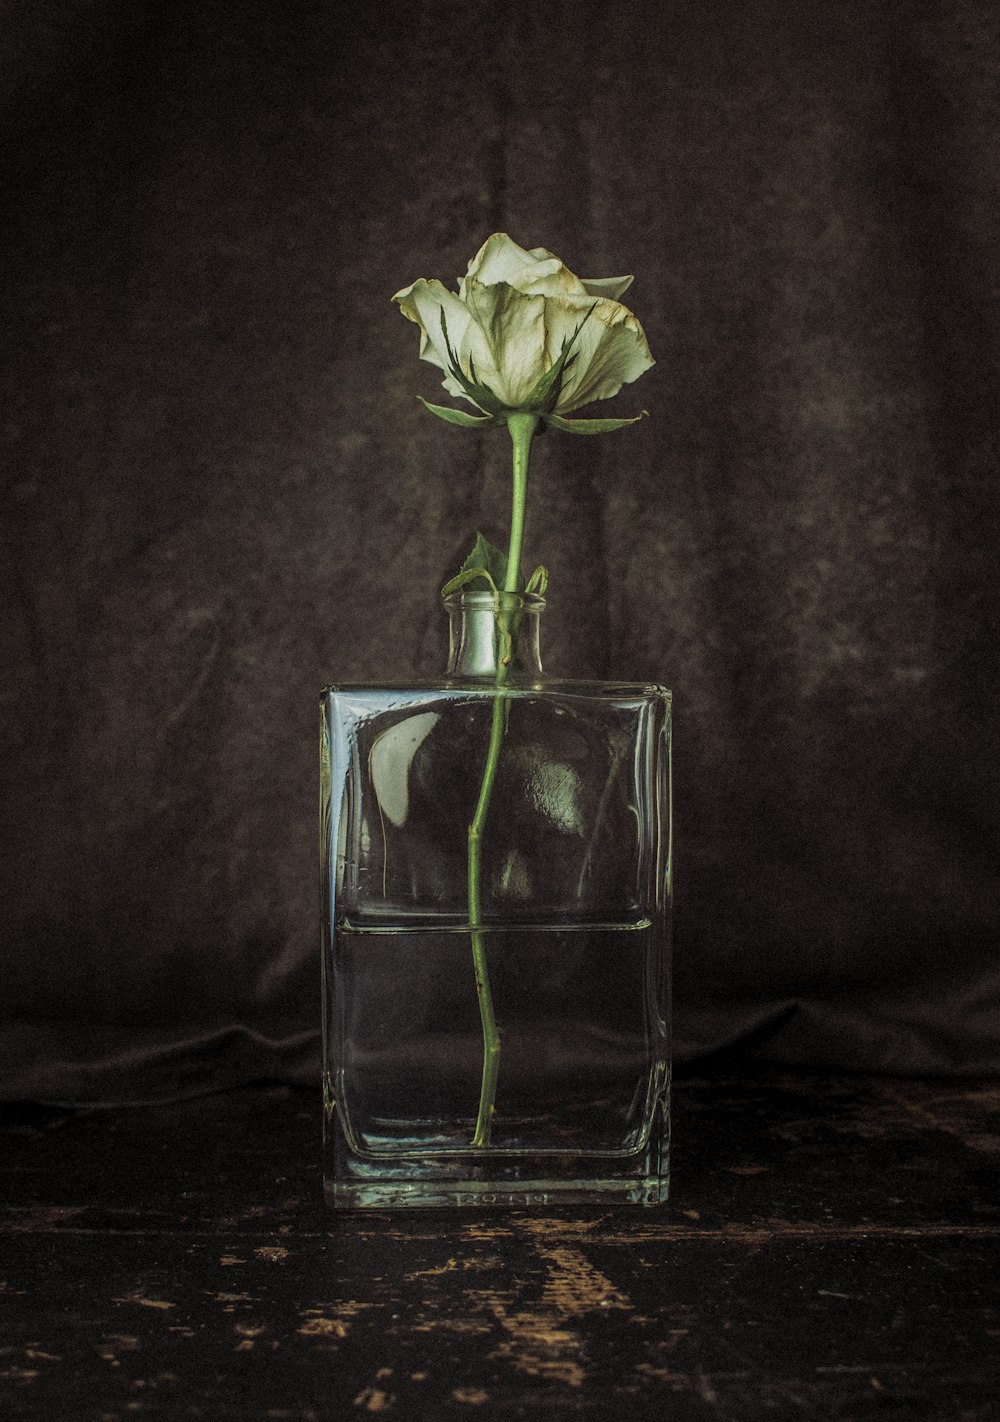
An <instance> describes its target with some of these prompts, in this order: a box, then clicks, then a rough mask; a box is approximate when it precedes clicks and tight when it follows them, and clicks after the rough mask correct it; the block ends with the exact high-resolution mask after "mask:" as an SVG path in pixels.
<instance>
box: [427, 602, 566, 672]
mask: <svg viewBox="0 0 1000 1422" xmlns="http://www.w3.org/2000/svg"><path fill="white" fill-rule="evenodd" d="M544 606H545V599H544V598H541V597H537V596H536V595H535V594H533V593H494V592H458V593H452V595H451V596H450V597H447V598H445V608H446V609H447V612H448V621H449V628H448V631H449V648H448V675H449V676H461V677H477V678H483V679H488V680H490V681H505V680H506V679H507V678H508V677H529V678H533V677H539V676H541V675H542V674H543V673H542V659H541V653H540V651H539V645H538V619H539V617H540V615H541V612H542V609H543V608H544Z"/></svg>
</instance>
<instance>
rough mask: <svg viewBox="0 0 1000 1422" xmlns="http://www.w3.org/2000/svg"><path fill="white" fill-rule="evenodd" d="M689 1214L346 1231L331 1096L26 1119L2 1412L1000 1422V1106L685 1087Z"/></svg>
mask: <svg viewBox="0 0 1000 1422" xmlns="http://www.w3.org/2000/svg"><path fill="white" fill-rule="evenodd" d="M674 1127H675V1151H674V1187H673V1199H672V1202H671V1203H670V1204H669V1205H667V1206H665V1207H662V1208H657V1209H651V1210H644V1209H641V1208H628V1207H621V1208H617V1209H615V1210H613V1211H608V1210H593V1211H589V1212H588V1211H584V1210H564V1211H550V1212H546V1213H544V1214H541V1213H527V1212H524V1213H510V1212H490V1211H480V1212H462V1213H459V1212H441V1213H411V1214H406V1213H395V1214H392V1215H386V1216H380V1215H371V1214H368V1215H361V1214H359V1215H345V1216H341V1215H337V1216H336V1217H334V1216H333V1215H331V1214H329V1213H328V1212H327V1211H326V1209H325V1207H324V1205H323V1203H322V1199H321V1186H320V1173H319V1149H318V1134H319V1096H318V1093H315V1092H310V1091H301V1090H294V1089H290V1088H286V1087H280V1088H274V1089H259V1090H245V1091H240V1092H236V1093H231V1094H226V1095H216V1096H211V1097H205V1098H202V1099H199V1100H195V1101H189V1102H185V1103H181V1104H177V1105H168V1106H157V1107H143V1108H129V1109H127V1110H114V1111H111V1110H104V1111H90V1112H84V1113H79V1112H70V1111H65V1110H61V1109H53V1108H38V1107H27V1106H12V1107H7V1108H4V1110H3V1124H2V1130H0V1200H2V1204H0V1229H2V1232H3V1237H2V1242H0V1251H2V1252H0V1317H2V1319H3V1326H2V1329H0V1417H3V1418H33V1419H39V1422H41V1419H45V1422H48V1420H49V1419H56V1420H57V1422H58V1419H62V1418H70V1419H74V1422H76V1419H94V1422H120V1419H122V1420H123V1419H127V1418H143V1417H149V1418H178V1419H180V1418H206V1419H211V1420H212V1422H224V1419H236V1418H239V1419H241V1422H256V1419H261V1422H265V1419H266V1420H267V1422H282V1420H283V1419H290V1422H325V1419H328V1418H341V1417H344V1418H348V1417H350V1418H360V1417H363V1416H365V1415H367V1414H370V1413H377V1414H386V1415H389V1416H395V1417H400V1418H410V1417H415V1418H423V1417H427V1418H435V1419H436V1418H452V1417H465V1418H476V1417H479V1418H503V1419H507V1418H510V1419H515V1418H525V1419H531V1418H535V1417H538V1418H541V1417H542V1416H546V1417H553V1416H555V1417H559V1416H565V1415H567V1414H577V1413H579V1414H581V1415H585V1416H587V1415H589V1416H592V1417H593V1418H595V1419H601V1422H609V1420H610V1422H616V1420H617V1419H628V1422H641V1420H642V1419H653V1418H655V1419H660V1418H663V1419H667V1422H686V1419H709V1418H712V1419H740V1420H742V1419H748V1422H750V1419H754V1422H755V1420H756V1419H759V1418H776V1419H780V1418H785V1417H787V1418H796V1419H802V1418H817V1419H819V1418H822V1419H838V1422H849V1420H850V1419H869V1418H871V1419H874V1418H876V1417H878V1418H883V1417H891V1418H893V1419H909V1418H921V1419H924V1418H926V1419H934V1422H937V1419H941V1422H952V1419H954V1422H988V1419H990V1422H992V1420H993V1419H997V1418H998V1417H1000V1190H998V1185H1000V1168H998V1167H1000V1085H998V1084H997V1083H988V1082H985V1083H984V1082H981V1083H975V1082H960V1083H942V1082H915V1081H902V1080H885V1079H878V1080H876V1079H871V1078H863V1077H856V1078H855V1077H850V1078H849V1077H836V1078H834V1077H820V1076H815V1075H808V1076H807V1075H794V1074H790V1073H777V1072H770V1071H761V1070H759V1069H749V1068H748V1069H747V1070H746V1071H742V1070H741V1071H739V1072H736V1071H734V1070H733V1069H732V1068H731V1067H730V1068H729V1069H727V1070H724V1071H723V1070H720V1071H717V1072H713V1073H706V1074H700V1075H690V1074H689V1075H685V1076H682V1077H681V1078H680V1079H679V1080H678V1082H677V1085H676V1093H675V1111H674Z"/></svg>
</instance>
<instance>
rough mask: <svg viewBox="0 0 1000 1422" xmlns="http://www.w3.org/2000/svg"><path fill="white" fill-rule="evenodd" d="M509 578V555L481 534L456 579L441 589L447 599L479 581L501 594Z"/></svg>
mask: <svg viewBox="0 0 1000 1422" xmlns="http://www.w3.org/2000/svg"><path fill="white" fill-rule="evenodd" d="M506 576H507V554H506V553H505V552H504V551H503V549H502V548H498V547H497V546H496V544H495V543H491V542H490V540H489V539H488V538H484V537H483V535H482V534H481V533H477V534H476V542H475V547H474V548H473V550H472V552H471V553H470V554H469V556H468V558H466V560H465V562H464V563H463V564H462V566H461V568H460V569H459V570H458V572H457V574H456V575H455V577H453V578H452V579H451V581H450V582H447V583H445V585H444V587H443V588H442V589H441V592H442V594H443V595H444V596H445V597H447V596H448V594H449V593H453V592H456V591H457V590H458V589H459V588H463V587H466V586H467V585H468V584H469V583H472V582H475V581H476V580H477V579H479V580H480V581H482V582H484V583H487V584H488V585H489V586H490V588H492V590H493V591H494V592H499V591H500V589H501V588H502V587H503V584H504V579H505V577H506Z"/></svg>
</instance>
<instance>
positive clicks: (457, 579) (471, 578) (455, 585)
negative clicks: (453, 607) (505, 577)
mask: <svg viewBox="0 0 1000 1422" xmlns="http://www.w3.org/2000/svg"><path fill="white" fill-rule="evenodd" d="M477 578H482V579H483V581H484V582H487V583H489V585H490V587H491V588H492V589H493V591H494V592H495V593H498V592H499V591H500V589H499V588H498V587H497V585H496V583H495V582H494V581H493V579H492V578H491V577H490V574H489V571H488V569H486V568H463V569H462V571H461V572H460V573H456V574H455V576H454V577H453V578H452V579H450V581H449V582H447V583H445V585H444V587H443V588H442V589H441V596H442V597H450V596H451V594H452V593H453V592H458V590H459V588H464V587H465V586H466V585H467V584H468V583H473V582H475V580H476V579H477Z"/></svg>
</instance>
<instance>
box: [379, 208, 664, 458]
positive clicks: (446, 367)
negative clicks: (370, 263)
mask: <svg viewBox="0 0 1000 1422" xmlns="http://www.w3.org/2000/svg"><path fill="white" fill-rule="evenodd" d="M631 283H632V278H631V277H630V276H625V277H605V278H602V279H599V280H596V281H595V280H589V279H588V280H586V281H584V280H581V278H580V277H577V276H574V275H573V273H572V272H571V271H570V270H569V269H568V268H567V267H566V266H564V265H563V263H562V262H561V261H560V260H559V258H558V257H555V256H553V255H552V253H551V252H548V251H546V250H545V248H544V247H535V248H534V249H533V250H531V251H530V252H529V251H525V250H524V248H523V247H519V246H518V245H517V243H516V242H514V241H512V240H511V239H510V237H508V236H507V234H506V233H505V232H495V233H494V234H493V236H492V237H489V238H487V240H486V242H485V243H484V244H483V246H482V247H481V248H480V250H479V252H478V253H477V254H476V256H475V257H473V259H472V261H471V262H470V263H469V269H468V272H467V273H466V275H465V276H464V277H463V278H462V279H461V281H460V282H459V285H458V292H457V294H456V293H455V292H451V291H449V290H448V289H447V288H446V287H445V286H444V285H443V284H442V283H441V282H439V281H425V280H424V279H423V278H421V279H420V280H419V281H415V282H414V283H413V284H412V286H408V287H406V288H405V289H404V290H403V291H399V292H397V293H396V295H395V296H394V297H393V298H392V299H393V301H395V302H397V303H398V304H399V307H400V309H401V311H402V312H403V315H404V316H406V317H407V318H408V319H409V320H410V321H414V322H415V323H416V324H417V325H418V326H419V327H420V355H421V358H422V359H423V360H426V361H429V362H430V363H431V365H436V366H438V367H439V368H440V369H441V370H443V371H444V372H445V379H444V381H443V382H442V383H443V385H444V388H445V389H446V390H447V391H448V392H449V393H450V394H452V395H456V396H458V397H459V398H460V399H463V400H468V401H469V403H470V404H472V405H475V406H478V408H479V409H481V410H485V411H486V412H487V414H488V415H489V416H490V417H495V416H496V415H497V414H498V413H502V412H503V411H510V410H539V411H541V412H542V413H543V414H544V415H545V416H546V417H549V416H554V417H555V418H553V419H551V423H552V424H555V425H557V426H559V427H564V426H563V422H562V420H561V419H560V418H559V417H560V416H562V415H565V414H566V413H568V412H569V411H570V410H576V409H579V408H580V406H581V405H588V404H590V402H591V401H592V400H606V399H608V398H609V397H610V396H612V395H617V393H618V391H619V390H620V389H621V388H622V386H623V385H625V384H626V383H627V382H629V381H632V380H635V379H637V378H638V377H639V376H640V375H642V373H643V371H645V370H648V369H649V367H650V366H651V365H653V364H654V361H653V357H652V355H651V354H650V350H649V345H648V344H647V341H646V337H645V334H644V332H643V329H642V327H641V326H640V324H639V322H638V321H637V320H636V318H635V316H633V314H632V312H631V311H629V310H628V308H627V307H625V306H623V305H622V304H621V302H620V301H619V300H618V297H620V296H621V295H622V293H623V292H624V291H626V290H627V288H628V287H629V286H630V285H631ZM442 318H443V319H442ZM560 361H562V364H561V365H560V367H559V369H558V370H556V369H555V367H556V366H557V365H559V363H560ZM546 376H550V377H551V379H550V382H549V384H548V385H547V386H543V387H542V388H541V389H540V385H539V383H540V382H543V380H544V377H546ZM432 408H434V410H435V413H437V414H441V413H443V412H442V410H441V409H440V408H438V407H432ZM453 413H454V414H455V415H456V416H457V415H458V414H459V412H457V411H456V412H453ZM457 422H461V423H463V424H465V423H474V422H475V423H485V421H473V420H472V419H471V418H470V417H469V416H462V417H461V420H460V421H459V420H456V423H457ZM568 423H569V424H577V425H579V426H581V428H580V433H584V432H585V431H584V430H583V428H582V426H583V425H586V424H588V423H591V424H594V423H596V422H587V421H570V422H568ZM600 423H601V424H602V425H604V426H607V427H610V426H611V424H612V422H611V421H601V422H600ZM613 423H614V424H615V425H616V426H617V425H619V424H624V423H632V422H631V421H614V422H613ZM586 432H590V431H586ZM594 432H596V430H595V431H594Z"/></svg>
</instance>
